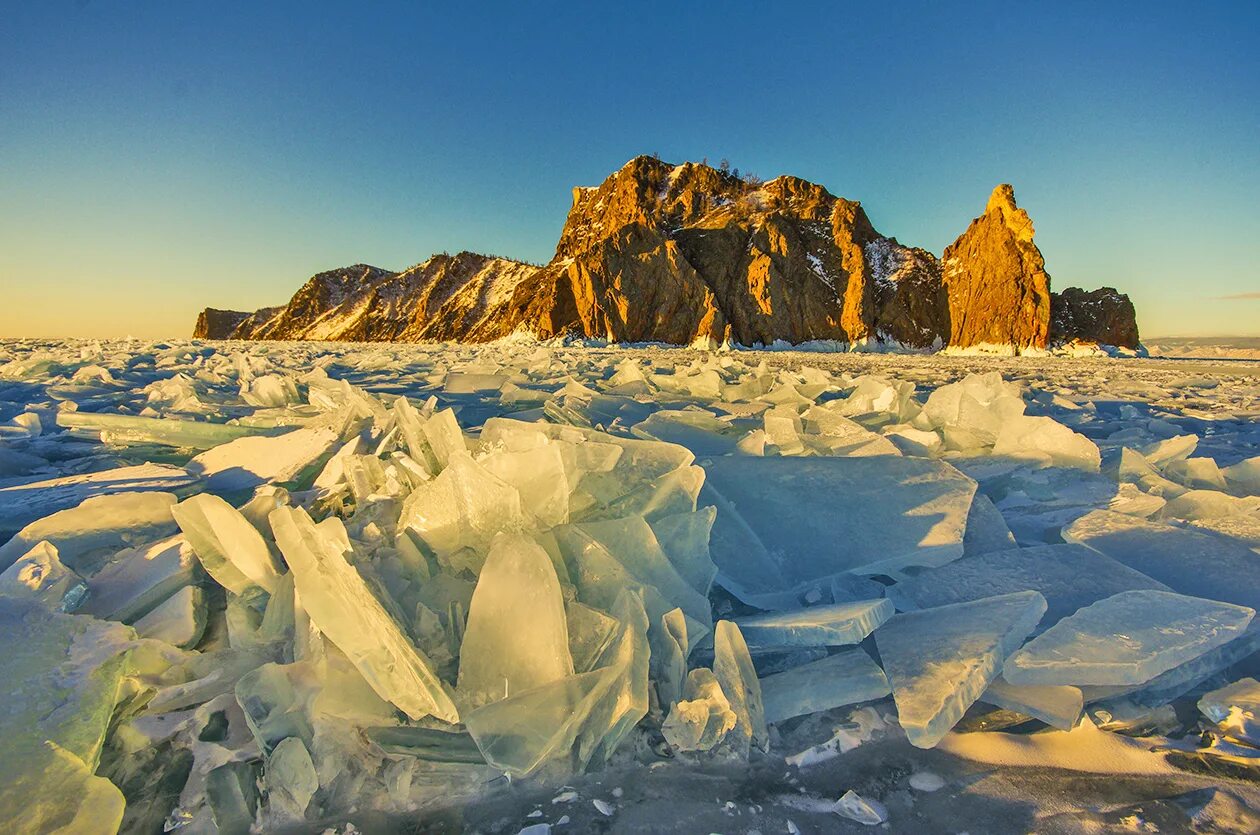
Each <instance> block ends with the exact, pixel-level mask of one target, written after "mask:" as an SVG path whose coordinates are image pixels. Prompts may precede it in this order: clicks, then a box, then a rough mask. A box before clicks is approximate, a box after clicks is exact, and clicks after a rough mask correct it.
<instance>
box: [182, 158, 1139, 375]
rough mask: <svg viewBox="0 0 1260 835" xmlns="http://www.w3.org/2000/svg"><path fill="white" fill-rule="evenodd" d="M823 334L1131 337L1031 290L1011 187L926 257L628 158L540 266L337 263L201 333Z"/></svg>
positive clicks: (1044, 290) (833, 339) (752, 184)
mask: <svg viewBox="0 0 1260 835" xmlns="http://www.w3.org/2000/svg"><path fill="white" fill-rule="evenodd" d="M520 333H524V334H529V335H531V336H534V337H538V338H541V339H547V338H552V337H557V336H577V337H586V338H595V339H607V340H609V341H610V342H622V343H625V342H659V343H666V344H674V345H691V344H696V343H701V344H721V343H724V342H729V343H734V344H740V345H748V346H752V345H771V344H773V343H776V342H787V343H791V344H800V343H806V342H819V341H825V342H830V343H834V344H835V347H836V348H837V349H854V348H861V347H878V348H883V349H890V350H895V349H899V348H904V349H911V350H930V349H952V350H964V351H980V352H992V353H1005V354H1017V353H1029V352H1037V351H1043V350H1045V349H1047V348H1049V347H1051V346H1052V345H1064V344H1070V343H1073V342H1079V343H1089V344H1093V345H1105V346H1114V347H1118V348H1125V349H1136V348H1138V346H1139V342H1138V329H1137V321H1136V316H1135V313H1134V309H1133V304H1132V303H1131V302H1130V301H1129V298H1128V296H1126V295H1124V294H1123V293H1120V292H1118V291H1116V290H1115V289H1113V288H1110V287H1104V288H1101V289H1098V290H1094V291H1091V292H1086V291H1084V290H1081V289H1078V288H1074V287H1072V288H1067V289H1066V290H1064V291H1063V292H1062V293H1052V292H1051V291H1050V276H1049V274H1048V273H1047V272H1046V269H1045V261H1044V259H1043V258H1042V255H1041V252H1040V251H1039V250H1038V249H1037V246H1036V244H1035V243H1034V242H1033V223H1032V219H1031V218H1030V217H1029V216H1028V213H1027V212H1026V211H1024V210H1023V209H1021V208H1019V207H1018V205H1017V204H1016V202H1015V192H1014V189H1013V188H1012V187H1011V186H1010V185H1006V184H1002V185H999V186H998V187H997V188H995V189H994V190H993V193H992V195H991V196H990V197H989V201H988V204H987V205H986V207H985V210H984V213H983V214H981V215H980V216H979V217H977V218H975V219H974V220H973V221H972V222H971V224H970V225H969V226H968V227H967V229H966V231H964V232H963V234H962V235H960V236H959V237H958V239H957V240H955V241H954V243H952V244H951V245H950V246H948V247H946V249H945V251H944V253H943V254H942V255H941V257H939V258H938V257H936V256H935V255H933V254H932V253H931V252H928V251H927V250H924V249H921V248H917V247H910V246H906V245H904V244H902V243H900V242H898V240H897V239H896V238H893V237H888V236H885V235H883V234H881V233H880V232H878V231H876V229H875V227H874V226H873V225H872V224H871V221H870V219H869V218H868V217H867V215H866V212H865V211H864V210H863V209H862V205H861V203H859V202H857V201H853V200H847V199H845V198H842V197H836V196H835V195H833V194H831V193H830V192H829V191H827V189H826V188H824V187H823V186H821V185H818V184H816V183H811V182H809V181H807V180H802V179H800V178H798V177H791V176H781V177H776V178H775V179H773V180H769V181H765V182H762V181H760V180H758V179H756V178H741V177H739V176H737V175H736V174H733V173H730V172H728V171H725V170H719V169H717V168H713V167H711V166H709V165H705V164H702V163H691V162H687V163H682V164H681V165H670V164H668V163H665V162H662V161H661V160H659V159H656V158H655V157H648V156H640V157H636V158H635V159H632V160H630V161H629V162H628V163H626V164H625V165H624V166H622V168H621V169H620V170H618V171H616V172H614V173H613V174H612V175H610V176H609V177H608V178H607V179H606V180H604V182H603V183H602V184H600V185H599V186H598V187H594V188H580V187H579V188H575V189H574V190H573V206H572V208H571V209H570V210H569V216H568V219H567V220H566V222H565V225H564V229H563V231H562V232H561V234H560V240H559V242H558V243H557V244H556V251H555V256H554V257H553V258H552V260H551V261H550V262H549V263H547V264H545V265H542V266H537V265H533V264H527V263H524V262H520V261H514V260H511V259H507V258H499V257H491V256H486V255H479V254H476V253H471V252H461V253H459V254H457V255H448V254H441V255H434V256H433V257H431V258H429V259H428V260H427V261H424V262H423V263H421V264H419V265H417V266H415V267H412V268H410V269H408V270H404V271H402V272H391V271H390V270H385V269H381V268H379V267H372V266H368V265H366V264H355V265H353V266H350V267H343V268H340V269H335V270H330V271H328V272H323V273H320V274H318V275H316V276H313V277H312V278H311V279H310V280H308V281H307V282H306V284H304V285H303V286H302V287H301V288H300V289H299V290H298V291H297V293H296V294H294V296H293V298H292V299H290V300H289V302H288V303H287V304H284V305H281V306H279V307H269V308H263V309H261V310H258V311H255V312H253V313H249V312H240V311H230V310H216V309H213V308H207V309H206V310H204V311H202V313H201V315H200V316H199V317H198V319H197V324H196V328H195V330H194V332H193V336H194V337H195V338H203V339H275V340H334V341H350V342H425V341H448V340H449V341H461V342H489V341H493V340H496V339H500V338H503V337H506V336H509V335H512V334H520Z"/></svg>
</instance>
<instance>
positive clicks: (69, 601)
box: [0, 540, 88, 612]
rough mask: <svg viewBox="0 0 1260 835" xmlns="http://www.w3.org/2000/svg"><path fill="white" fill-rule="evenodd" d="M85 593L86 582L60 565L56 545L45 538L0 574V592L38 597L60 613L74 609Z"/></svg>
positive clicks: (31, 598) (81, 601)
mask: <svg viewBox="0 0 1260 835" xmlns="http://www.w3.org/2000/svg"><path fill="white" fill-rule="evenodd" d="M87 593H88V587H87V583H86V582H84V580H83V578H82V577H80V576H79V575H78V574H75V573H74V572H73V571H71V570H70V569H68V568H66V567H65V566H64V565H63V564H62V562H61V559H60V557H59V556H58V555H57V546H55V545H53V544H52V543H51V542H48V541H47V540H43V541H41V542H39V543H38V544H37V545H36V546H35V547H34V548H32V549H31V550H29V551H27V552H26V553H25V554H23V555H22V556H21V557H19V558H18V561H17V562H15V563H13V565H11V566H9V567H8V568H6V569H5V570H4V572H3V573H0V595H8V596H10V597H25V598H28V599H30V600H38V601H39V602H41V603H43V604H44V605H45V606H47V607H49V608H50V609H55V610H57V611H60V612H73V611H74V610H75V609H77V608H78V607H79V606H80V605H82V603H83V599H84V598H85V597H86V596H87Z"/></svg>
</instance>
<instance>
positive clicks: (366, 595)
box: [269, 507, 459, 723]
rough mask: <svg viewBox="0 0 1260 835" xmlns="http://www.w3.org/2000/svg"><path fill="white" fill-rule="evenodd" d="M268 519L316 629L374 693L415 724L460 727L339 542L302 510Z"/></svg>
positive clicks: (424, 663)
mask: <svg viewBox="0 0 1260 835" xmlns="http://www.w3.org/2000/svg"><path fill="white" fill-rule="evenodd" d="M269 518H270V520H271V527H272V530H273V531H275V534H276V543H277V544H278V545H279V546H280V550H281V552H282V553H283V554H284V558H285V560H286V561H287V562H288V564H289V568H290V570H291V571H292V572H293V578H294V584H295V586H296V588H297V593H298V594H299V595H300V598H301V601H302V606H303V607H304V608H305V609H306V611H307V613H308V614H309V615H310V618H311V622H312V623H314V624H315V626H317V627H318V628H319V630H320V632H322V633H323V634H324V635H325V636H327V638H328V639H329V640H330V641H332V642H333V643H334V644H336V645H337V647H338V648H339V649H341V651H342V652H344V653H345V654H346V656H347V657H348V658H349V659H350V660H351V661H352V662H353V663H354V665H355V666H356V667H357V668H358V669H359V672H361V673H362V674H363V677H364V678H365V679H366V680H367V682H368V683H369V684H370V685H371V686H372V689H373V690H375V691H376V692H377V693H378V694H379V695H380V697H381V698H382V699H385V700H386V701H388V702H391V703H393V704H394V705H395V706H397V707H398V708H399V709H400V710H401V711H403V713H406V714H407V715H408V716H410V717H411V718H412V719H420V718H422V717H424V716H428V715H430V714H432V715H433V716H435V717H437V718H438V719H441V720H442V721H444V722H452V723H453V722H457V721H459V714H458V711H456V709H455V705H454V703H453V702H452V701H451V698H450V696H449V695H448V694H447V692H446V686H445V685H444V684H443V683H442V681H441V680H440V679H439V678H438V677H437V674H436V673H435V672H434V670H433V666H432V664H431V663H430V662H429V660H428V659H427V658H425V657H424V655H423V654H422V653H421V652H420V651H419V650H418V649H416V647H415V646H414V645H413V644H412V643H411V641H410V640H409V639H408V638H407V636H406V635H405V634H404V633H403V631H402V629H401V628H400V627H399V625H398V624H397V623H396V622H395V621H394V620H393V618H391V617H390V616H389V614H388V613H387V612H386V611H385V609H384V607H383V606H381V604H380V602H379V601H378V600H377V599H376V597H375V596H373V594H372V592H371V591H370V589H369V588H368V586H367V584H366V583H365V582H364V580H363V578H362V577H361V576H360V575H359V573H358V571H356V570H355V568H354V566H352V565H350V563H348V562H347V561H346V557H345V555H344V553H343V551H342V547H341V544H340V543H339V542H338V541H337V540H338V539H339V537H337V536H335V535H332V534H329V533H328V532H326V531H324V530H322V529H320V528H317V527H316V526H315V523H314V522H313V521H312V520H311V517H310V516H308V515H307V513H306V511H304V510H302V509H300V508H298V509H294V508H287V507H281V508H277V509H276V510H274V511H272V512H271V516H270V517H269ZM333 521H336V520H333Z"/></svg>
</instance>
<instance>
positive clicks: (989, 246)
mask: <svg viewBox="0 0 1260 835" xmlns="http://www.w3.org/2000/svg"><path fill="white" fill-rule="evenodd" d="M941 260H942V262H943V267H944V270H943V275H942V281H943V282H944V285H945V290H946V295H947V298H948V303H949V319H950V323H949V324H950V331H949V340H948V342H949V344H950V345H951V346H956V347H961V348H969V347H974V346H994V347H997V346H1001V347H1003V348H1005V347H1007V346H1011V347H1013V348H1014V349H1016V350H1019V349H1026V348H1034V349H1042V348H1045V347H1046V344H1047V340H1048V336H1049V328H1050V277H1049V276H1048V275H1047V274H1046V270H1045V260H1044V259H1043V258H1042V257H1041V251H1040V250H1038V249H1037V246H1036V244H1034V243H1033V224H1032V219H1031V218H1029V217H1028V213H1027V212H1026V211H1024V210H1023V209H1021V208H1019V206H1018V205H1016V203H1015V190H1014V189H1013V188H1011V186H1009V185H1007V184H1005V183H1003V184H1002V185H999V186H998V187H997V188H995V189H994V190H993V194H992V195H990V197H989V202H988V204H987V205H986V206H985V211H984V214H982V215H980V217H978V218H976V219H975V220H973V221H972V222H971V225H970V226H968V227H967V231H966V232H964V233H963V234H962V235H961V236H959V238H958V240H956V241H954V243H952V244H950V245H949V246H948V247H946V249H945V253H944V255H943V256H942V259H941Z"/></svg>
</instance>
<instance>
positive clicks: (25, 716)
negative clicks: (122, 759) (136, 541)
mask: <svg viewBox="0 0 1260 835" xmlns="http://www.w3.org/2000/svg"><path fill="white" fill-rule="evenodd" d="M0 634H3V635H4V638H5V641H6V646H5V650H4V652H2V653H0V679H3V681H4V682H5V687H6V691H5V707H4V709H3V710H0V739H2V740H3V741H4V742H3V752H4V755H3V756H2V757H0V830H3V831H4V832H14V833H17V832H31V833H34V832H62V833H67V835H69V833H80V832H82V833H89V832H115V831H116V830H117V829H118V827H119V825H120V824H121V821H122V814H123V806H124V801H123V796H122V793H121V792H119V790H118V789H117V788H115V787H114V786H113V785H112V784H111V783H110V782H109V781H108V780H106V779H104V778H102V777H97V776H95V771H96V767H97V764H98V763H99V760H100V755H101V750H102V747H103V745H104V741H105V735H106V732H107V731H108V729H109V727H110V720H111V718H112V717H113V714H114V707H115V703H116V702H117V700H118V695H119V687H120V685H121V683H122V681H123V677H124V675H125V674H126V672H127V670H126V658H127V655H126V653H127V649H128V647H129V646H130V644H131V643H132V641H133V637H134V633H133V632H132V630H131V629H129V628H127V627H124V626H120V625H118V624H115V623H108V622H105V621H100V620H95V619H93V618H84V617H78V616H75V615H63V614H59V613H54V612H52V611H50V610H48V609H47V608H45V607H44V606H42V605H41V604H40V603H38V602H36V601H33V600H20V599H17V598H12V597H0Z"/></svg>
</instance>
